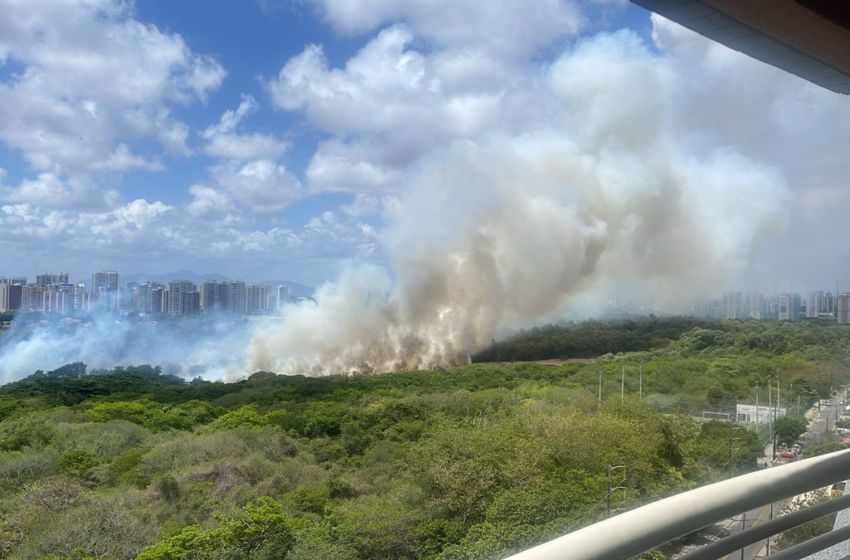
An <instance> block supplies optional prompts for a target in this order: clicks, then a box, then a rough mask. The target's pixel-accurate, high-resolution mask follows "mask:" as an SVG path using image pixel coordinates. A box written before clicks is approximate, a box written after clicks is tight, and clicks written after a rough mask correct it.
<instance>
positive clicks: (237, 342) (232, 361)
mask: <svg viewBox="0 0 850 560" xmlns="http://www.w3.org/2000/svg"><path fill="white" fill-rule="evenodd" d="M251 332H252V331H251V329H250V328H249V326H248V325H247V324H245V323H244V322H242V321H237V320H232V321H224V320H222V321H207V320H191V319H190V320H187V321H179V322H165V323H151V322H139V321H138V320H132V319H129V318H127V317H119V316H116V315H113V314H110V313H98V314H95V315H93V316H91V317H86V318H84V319H83V320H82V321H81V320H67V319H60V320H58V321H57V320H41V321H32V322H31V321H28V320H27V316H26V315H23V316H22V318H21V320H20V321H19V322H18V324H16V325H15V327H14V328H13V329H11V330H10V331H9V332H6V333H4V334H3V336H2V337H1V338H0V383H8V382H10V381H16V380H18V379H21V378H22V377H25V376H27V375H29V374H32V373H34V372H35V371H36V370H42V371H52V370H54V369H57V368H59V367H60V366H63V365H65V364H68V363H71V362H83V363H85V364H86V365H87V366H88V367H89V368H90V369H104V370H108V369H112V368H113V367H115V366H134V365H142V364H149V365H152V366H161V367H162V369H163V371H164V372H165V373H170V374H175V375H180V376H182V377H185V378H194V377H198V376H201V377H204V378H205V379H233V378H235V377H238V376H242V375H244V363H245V348H246V347H247V345H248V343H249V340H250V336H251Z"/></svg>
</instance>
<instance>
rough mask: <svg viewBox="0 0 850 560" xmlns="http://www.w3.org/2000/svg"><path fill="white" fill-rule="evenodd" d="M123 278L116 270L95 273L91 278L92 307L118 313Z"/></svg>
mask: <svg viewBox="0 0 850 560" xmlns="http://www.w3.org/2000/svg"><path fill="white" fill-rule="evenodd" d="M120 282H121V276H120V275H119V274H118V273H117V272H116V271H114V270H106V271H104V272H95V273H94V274H92V277H91V293H92V302H91V304H92V306H94V307H99V308H101V309H109V310H112V311H117V310H118V306H119V304H120V298H119V296H120V292H119V286H120Z"/></svg>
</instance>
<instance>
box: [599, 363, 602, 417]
mask: <svg viewBox="0 0 850 560" xmlns="http://www.w3.org/2000/svg"><path fill="white" fill-rule="evenodd" d="M599 408H602V370H601V369H600V370H599Z"/></svg>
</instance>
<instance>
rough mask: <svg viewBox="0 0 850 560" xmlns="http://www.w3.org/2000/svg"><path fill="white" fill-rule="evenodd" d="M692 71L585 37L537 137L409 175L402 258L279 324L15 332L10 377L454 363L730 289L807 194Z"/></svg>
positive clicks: (547, 97) (385, 234)
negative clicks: (576, 324)
mask: <svg viewBox="0 0 850 560" xmlns="http://www.w3.org/2000/svg"><path fill="white" fill-rule="evenodd" d="M680 80H681V75H680V74H677V72H676V70H675V68H674V67H673V65H672V64H671V63H669V62H668V61H667V60H666V59H665V58H664V57H663V56H661V55H658V54H656V53H652V52H650V51H649V49H648V48H647V47H646V46H645V45H644V44H643V43H642V42H641V40H640V39H639V38H638V37H637V36H636V35H634V34H631V33H628V32H620V33H615V34H602V35H598V36H596V37H594V38H592V39H590V40H587V41H584V42H582V43H579V44H578V45H577V46H575V47H574V48H573V49H572V50H571V51H570V52H568V53H566V54H565V55H563V56H562V57H561V58H560V59H558V60H557V61H556V62H555V63H554V64H553V65H551V67H549V68H548V69H547V70H546V75H545V80H543V82H544V88H543V89H544V90H545V91H544V92H542V93H541V95H540V106H539V107H535V108H533V110H527V111H526V110H524V111H523V113H522V114H528V115H532V114H536V115H538V116H540V118H537V119H536V120H532V121H530V122H529V123H528V124H527V126H525V127H523V131H522V132H521V133H517V132H516V131H515V130H514V129H511V128H510V127H508V126H506V127H505V128H503V129H499V130H490V132H488V133H486V134H481V135H476V136H475V137H474V138H465V139H456V140H454V141H451V142H449V143H448V144H445V145H442V146H441V147H439V148H436V149H433V150H430V152H429V153H428V155H427V156H425V157H424V158H419V159H417V161H416V162H415V163H413V164H411V165H409V166H407V167H406V168H405V169H406V173H405V179H404V180H403V184H401V185H398V187H399V192H401V193H403V194H401V195H399V196H398V202H397V204H393V205H391V206H388V207H387V209H386V210H385V216H384V218H385V222H386V223H387V225H386V227H385V228H384V229H383V231H382V232H381V239H382V243H383V245H384V247H385V248H386V252H387V254H388V255H389V262H390V266H389V267H383V266H379V265H375V264H363V263H350V264H349V265H348V266H347V267H346V268H345V269H344V271H343V272H342V274H341V275H340V277H339V278H338V280H337V281H335V282H331V283H327V284H325V285H324V286H321V287H320V288H319V289H318V290H317V293H316V297H315V301H308V302H304V303H301V304H298V305H289V306H287V307H286V308H285V309H284V311H283V314H282V317H281V318H277V319H275V320H266V321H259V322H251V323H240V324H238V325H233V324H230V325H220V326H208V327H206V328H205V329H200V330H199V331H198V332H195V333H192V332H189V333H187V332H180V331H181V329H180V328H167V327H161V326H157V327H156V328H155V329H154V331H152V332H148V331H146V330H145V329H148V328H150V327H144V328H143V327H139V326H136V327H132V326H129V325H124V324H120V323H119V324H116V323H115V321H114V319H111V320H109V321H100V322H95V323H92V324H91V325H86V326H82V327H79V328H75V329H72V330H71V331H69V332H65V333H63V332H57V331H56V330H55V329H40V330H38V329H37V330H35V331H32V332H29V333H28V334H26V336H24V335H23V334H19V335H14V334H13V335H11V336H7V337H4V339H5V340H4V341H3V346H2V349H0V363H1V364H3V366H2V367H3V368H4V370H3V380H4V381H9V380H11V379H15V378H18V377H20V376H22V375H25V374H28V373H31V372H32V371H33V370H34V369H36V368H38V369H45V370H47V369H50V368H51V367H58V366H59V365H62V364H63V363H66V362H71V361H84V362H86V363H88V364H89V365H90V366H91V367H112V366H114V365H120V364H130V363H150V364H162V365H164V366H168V367H171V368H172V369H173V370H174V371H176V372H177V373H181V374H183V375H188V376H192V375H195V374H202V375H205V376H208V377H215V378H229V377H234V376H239V375H244V374H250V373H252V372H255V371H258V370H265V371H273V372H277V373H281V374H306V375H326V374H336V373H341V374H348V373H352V372H385V371H390V370H399V369H413V368H429V367H435V366H441V365H454V364H461V363H465V362H466V361H468V359H469V356H470V354H471V353H472V352H475V351H476V350H478V349H481V348H482V347H484V346H485V345H487V344H488V343H489V342H490V341H491V339H492V338H493V337H494V336H497V335H498V334H499V333H503V332H508V331H510V330H511V329H516V328H520V327H525V326H531V325H535V324H539V323H541V322H546V321H552V320H557V319H560V318H564V317H571V318H572V317H576V316H581V315H583V314H584V315H585V316H586V315H587V314H589V313H592V312H593V311H594V310H599V309H601V308H602V306H604V305H605V304H606V303H607V302H609V301H612V300H617V301H624V300H630V299H634V298H637V297H640V298H641V299H642V300H644V301H652V302H653V303H654V304H655V305H657V306H664V305H675V304H678V303H681V302H683V301H686V300H687V299H688V298H689V297H691V296H692V295H694V294H698V293H701V292H712V293H717V292H719V291H721V290H722V289H724V288H726V287H727V283H728V282H730V281H732V280H734V279H735V277H736V275H738V274H739V273H741V272H742V271H743V270H744V269H745V268H746V267H747V266H748V263H749V259H750V255H751V251H752V250H753V249H754V248H755V247H757V246H758V245H759V243H760V242H761V241H762V240H763V239H764V238H765V237H767V236H769V235H770V234H771V233H772V232H773V231H775V230H776V229H777V228H779V227H781V226H782V224H783V221H784V220H785V219H786V215H787V207H788V206H789V191H788V188H787V185H786V180H785V178H784V175H783V173H782V172H781V171H780V170H779V169H778V168H777V167H775V166H771V165H769V164H767V163H764V162H762V161H759V160H757V159H755V158H754V157H753V156H752V155H751V154H748V153H746V152H744V151H743V150H741V149H738V148H736V147H735V145H733V144H727V143H724V142H722V141H716V140H712V141H707V140H706V138H705V137H704V135H702V134H701V131H700V130H692V129H688V128H687V126H686V124H684V123H688V122H693V121H694V119H691V118H685V117H690V115H689V114H685V113H689V112H691V111H694V110H695V107H694V106H693V105H691V104H689V103H688V98H687V93H686V92H688V91H690V89H688V88H683V87H682V84H681V83H680ZM530 87H531V86H530ZM535 87H537V86H535ZM696 110H698V108H696ZM168 367H166V369H168Z"/></svg>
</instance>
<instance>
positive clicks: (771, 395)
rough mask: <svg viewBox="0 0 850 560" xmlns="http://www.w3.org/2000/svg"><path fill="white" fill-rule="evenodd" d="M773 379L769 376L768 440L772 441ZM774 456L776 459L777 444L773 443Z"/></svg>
mask: <svg viewBox="0 0 850 560" xmlns="http://www.w3.org/2000/svg"><path fill="white" fill-rule="evenodd" d="M771 381H772V379H771V378H770V377H768V378H767V428H768V430H767V440H768V441H770V440H771V437H772V434H773V422H774V418H773V390H772V389H771V388H772V387H773V384H772V383H771ZM772 447H773V451H772V453H773V458H774V459H776V445H773V446H772Z"/></svg>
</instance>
